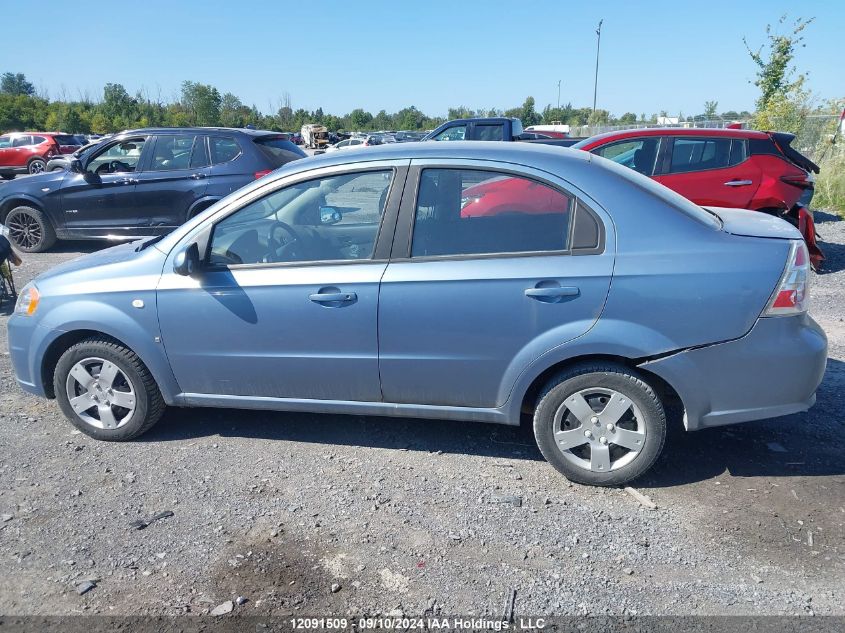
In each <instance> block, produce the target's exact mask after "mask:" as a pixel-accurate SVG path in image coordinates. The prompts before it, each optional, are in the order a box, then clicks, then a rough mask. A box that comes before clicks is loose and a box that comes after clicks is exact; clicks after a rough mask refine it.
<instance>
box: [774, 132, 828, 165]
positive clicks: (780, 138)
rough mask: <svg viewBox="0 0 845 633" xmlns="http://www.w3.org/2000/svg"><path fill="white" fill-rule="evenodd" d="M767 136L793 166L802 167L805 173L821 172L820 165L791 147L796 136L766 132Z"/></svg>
mask: <svg viewBox="0 0 845 633" xmlns="http://www.w3.org/2000/svg"><path fill="white" fill-rule="evenodd" d="M766 134H768V135H769V136H770V137H771V139H772V141H774V143H775V146H777V148H778V149H779V150H780V152H781V154H783V155H784V156H785V157H786V159H787V160H788V161H789V162H791V163H792V164H793V165H795V166H796V167H800V168H801V169H804V170H805V171H811V172H813V173H814V174H817V173H819V172H820V171H821V168H820V167H819V166H818V165H816V164H815V163H814V162H813V161H811V160H810V159H809V158H807V157H806V156H804V154H802V153H801V152H799V151H798V150H797V149H795V148H794V147H792V145H790V143H792V141H794V140H795V135H794V134H790V133H788V132H766Z"/></svg>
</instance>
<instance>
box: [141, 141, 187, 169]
mask: <svg viewBox="0 0 845 633" xmlns="http://www.w3.org/2000/svg"><path fill="white" fill-rule="evenodd" d="M195 139H196V136H195V135H194V134H174V135H172V136H159V137H158V138H157V139H156V144H155V152H154V153H153V163H152V165H151V166H150V170H151V171H169V170H174V169H188V167H190V165H191V152H192V151H193V149H194V141H195Z"/></svg>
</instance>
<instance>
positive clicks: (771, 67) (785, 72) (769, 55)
mask: <svg viewBox="0 0 845 633" xmlns="http://www.w3.org/2000/svg"><path fill="white" fill-rule="evenodd" d="M813 20H815V18H810V19H809V20H805V19H804V18H798V19H797V20H795V21H794V22H793V23H792V24H791V25H789V26H787V29H788V32H787V33H785V34H782V33H779V32H777V31H776V29H773V28H772V25H771V24H769V25H767V26H766V39H767V40H768V41H767V42H766V43H765V44H762V45H760V46H759V47H758V48H757V49H756V50H752V49H751V47H750V46H749V45H748V40H747V39H746V38H745V37H743V38H742V41H743V43H744V44H745V48H746V49H747V50H748V54H749V55H750V56H751V59H752V60H753V61H754V63H755V64H756V65H757V79H756V80H755V81H754V85H755V86H757V87H758V88H759V89H760V97H759V98H758V99H757V111H758V112H760V111H763V110H765V109H766V107H767V106H768V105H769V102H770V101H771V100H772V98H774V97H775V96H777V95H785V94H787V93H789V92H791V91H793V90H795V89H796V87H798V88H800V86H801V85H802V84H803V82H804V75H803V74H799V75H798V77H797V78H795V79H793V76H794V74H795V68H794V66H791V64H792V58H793V57H794V56H795V49H796V48H797V47H798V46H801V47H803V46H805V45H804V44H803V41H804V36H803V31H804V29H806V28H807V27H808V26H809V25H810V24H812V22H813ZM786 23H787V18H786V16H785V15H784V16H782V17H781V18H780V20H778V25H777V26H778V27H783V26H784V25H785V24H786Z"/></svg>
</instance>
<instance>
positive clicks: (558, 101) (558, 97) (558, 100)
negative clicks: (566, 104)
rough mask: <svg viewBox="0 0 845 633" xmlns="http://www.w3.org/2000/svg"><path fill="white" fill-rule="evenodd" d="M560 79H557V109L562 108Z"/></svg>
mask: <svg viewBox="0 0 845 633" xmlns="http://www.w3.org/2000/svg"><path fill="white" fill-rule="evenodd" d="M560 81H561V80H560V79H558V80H557V109H558V110H560Z"/></svg>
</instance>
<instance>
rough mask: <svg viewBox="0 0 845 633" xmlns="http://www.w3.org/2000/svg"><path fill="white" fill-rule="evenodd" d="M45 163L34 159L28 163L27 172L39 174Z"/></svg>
mask: <svg viewBox="0 0 845 633" xmlns="http://www.w3.org/2000/svg"><path fill="white" fill-rule="evenodd" d="M46 166H47V165H46V163H45V162H44V161H43V160H37V159H36V160H34V161H32V162H31V163H30V164H29V173H30V174H40V173H41V172H42V171H44V168H45V167H46Z"/></svg>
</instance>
